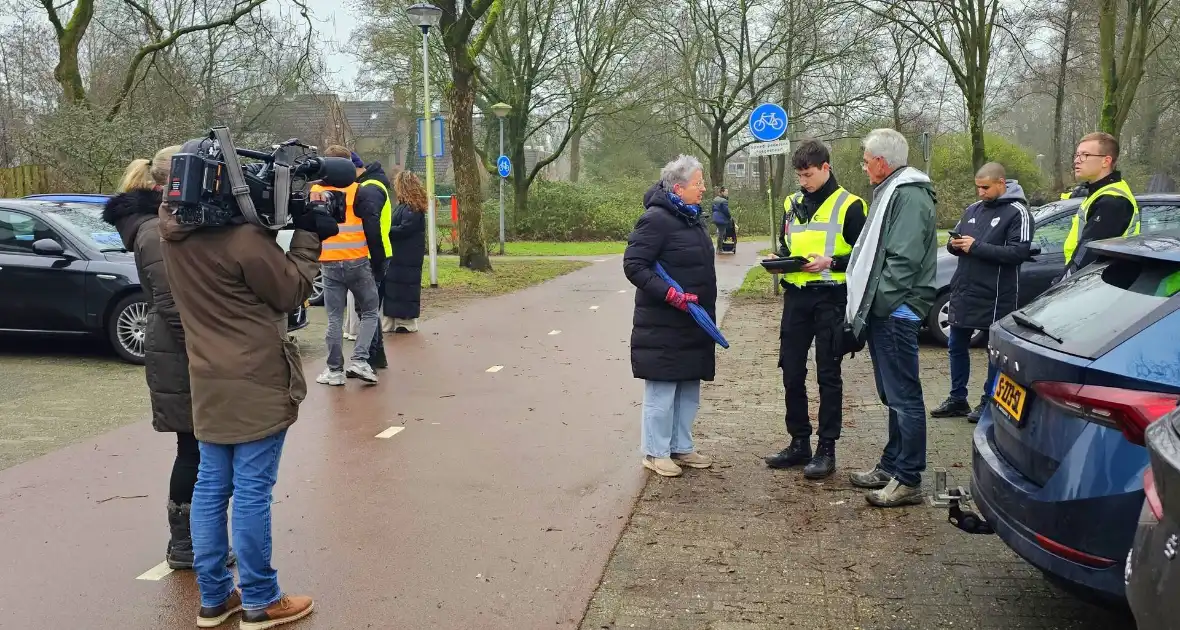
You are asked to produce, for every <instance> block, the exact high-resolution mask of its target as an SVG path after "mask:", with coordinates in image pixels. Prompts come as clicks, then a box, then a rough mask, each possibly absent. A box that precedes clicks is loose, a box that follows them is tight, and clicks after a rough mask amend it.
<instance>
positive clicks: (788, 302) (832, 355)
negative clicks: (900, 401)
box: [766, 150, 865, 479]
mask: <svg viewBox="0 0 1180 630" xmlns="http://www.w3.org/2000/svg"><path fill="white" fill-rule="evenodd" d="M826 154H827V152H826V150H825V151H823V152H822V153H818V154H817V155H821V156H822V157H815V156H810V157H809V158H808V159H810V161H811V162H816V161H818V162H820V164H821V165H825V166H826V165H827V157H826ZM796 158H797V159H796V160H795V161H796V162H798V161H799V159H798V155H797V156H796ZM808 164H810V162H808ZM815 166H817V165H810V166H809V168H810V169H813V170H812V172H813V175H811V176H812V177H823V174H824V173H827V180H826V182H824V183H823V184H822V185H820V186H818V187H817V188H816V190H815V191H814V192H808V191H806V190H803V191H801V192H799V193H797V194H795V195H793V196H792V197H791V198H789V199H788V200H787V201H786V203H785V212H784V215H783V222H782V223H783V228H782V231H781V235H780V240H779V244H780V246H781V247H780V250H779V254H780V255H790V256H803V257H808V258H817V259H819V258H822V259H824V260H825V261H826V260H830V261H831V264H830V266H828V267H827V268H824V269H822V270H817V271H795V272H792V273H787V274H784V275H783V276H782V285H783V287H784V288H785V289H786V296H785V298H784V301H783V315H782V324H781V328H780V331H779V367H780V368H782V371H783V386H784V388H785V390H786V418H785V419H786V426H787V433H788V434H789V435H790V436H791V444H790V446H788V447H787V448H785V449H783V450H782V451H781V452H779V453H777V454H775V455H771V456H770V457H767V458H766V464H767V465H768V466H770V467H771V468H790V467H793V466H798V465H806V467H805V468H804V471H803V474H804V476H805V477H807V478H809V479H823V478H825V477H827V476H829V475H831V474H832V473H833V472H834V471H835V466H836V460H835V442H836V440H837V439H839V437H840V429H841V425H842V423H843V421H842V415H841V405H842V404H843V399H844V391H843V381H842V378H841V374H840V361H841V354H842V339H843V326H844V309H845V305H846V304H847V301H848V297H847V288H846V286H845V272H846V270H847V268H848V259H849V256H850V255H851V254H852V246H853V245H854V244H855V243H856V239H857V238H858V237H859V236H860V231H861V229H862V228H863V227H864V224H865V203H864V201H863V200H861V199H860V198H859V197H857V196H856V195H854V194H852V193H850V192H849V191H847V190H845V189H844V188H841V187H840V185H839V184H838V183H836V177H835V175H833V174H831V173H830V171H826V170H814V169H815ZM795 168H796V171H797V172H798V171H800V167H799V165H798V163H796V164H795ZM829 168H830V167H829ZM814 173H819V175H814ZM801 179H802V176H801ZM813 340H814V342H815V367H816V370H815V373H816V381H817V383H818V385H819V418H818V419H819V422H818V431H816V433H818V435H819V444H818V447H817V449H816V451H815V457H812V451H811V434H812V427H811V418H810V416H809V414H808V399H807V357H808V353H809V351H810V349H811V345H812V341H813Z"/></svg>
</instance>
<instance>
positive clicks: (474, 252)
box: [447, 43, 492, 271]
mask: <svg viewBox="0 0 1180 630" xmlns="http://www.w3.org/2000/svg"><path fill="white" fill-rule="evenodd" d="M451 54H452V57H451V58H452V59H453V60H455V61H453V62H452V64H451V80H452V84H451V87H450V90H449V92H448V94H447V97H448V99H447V100H448V102H449V103H450V106H451V148H452V152H451V159H452V163H453V164H454V170H455V194H456V195H458V197H459V266H460V267H466V268H468V269H471V270H473V271H491V270H492V261H491V260H490V259H489V258H488V251H487V247H486V246H485V245H484V241H483V204H482V201H483V194H482V191H481V189H480V180H481V177H480V173H479V171H480V168H482V167H481V165H480V163H479V156H477V155H476V153H475V138H474V130H473V125H472V121H471V118H472V116H471V114H472V110H473V108H474V107H475V76H474V73H473V72H472V71H471V68H472V67H473V65H474V64H473V63H471V59H470V58H469V57H468V58H467V59H466V61H467V62H468V63H463V62H462V60H458V59H456V57H455V55H456V51H451ZM458 54H460V55H463V56H466V55H467V50H466V43H464V45H463V50H462V51H460V52H458Z"/></svg>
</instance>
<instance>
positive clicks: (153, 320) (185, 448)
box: [102, 146, 233, 569]
mask: <svg viewBox="0 0 1180 630" xmlns="http://www.w3.org/2000/svg"><path fill="white" fill-rule="evenodd" d="M179 149H180V147H179V146H174V147H168V148H166V149H161V150H160V151H159V152H158V153H156V155H155V157H154V158H152V160H151V161H148V160H145V159H139V160H134V161H132V162H131V164H130V165H129V166H128V167H127V170H126V172H124V174H123V180H122V181H121V182H120V184H119V191H120V192H119V194H118V195H115V196H114V197H112V198H111V199H109V200H108V201H107V203H106V207H104V208H103V212H102V218H103V220H104V221H106V222H107V223H110V224H111V225H113V226H115V229H116V230H118V231H119V236H120V237H121V238H122V239H123V247H124V248H126V249H127V251H129V252H132V253H134V254H135V268H136V270H138V271H139V282H140V284H141V285H142V286H143V290H144V293H146V294H147V298H148V313H147V326H146V336H145V338H144V372H145V374H146V376H147V385H148V390H149V391H150V393H151V402H152V427H153V428H154V429H155V430H157V431H161V432H164V433H175V434H176V459H175V461H174V462H173V464H172V478H171V481H170V483H169V488H168V527H169V529H170V530H171V534H172V535H171V538H170V539H169V541H168V549H167V552H166V555H165V559H166V560H167V562H168V566H169V567H171V568H172V569H192V568H193V541H192V537H191V535H190V533H189V507H190V504H191V503H192V499H193V487H194V486H195V485H196V483H197V467H198V466H199V465H200V463H201V451H200V449H199V447H198V445H197V438H196V437H195V436H194V435H193V409H192V399H191V397H190V395H189V377H188V353H187V352H186V350H185V347H184V327H183V326H182V325H181V322H180V312H179V311H177V309H176V302H175V301H174V300H173V299H172V289H171V287H170V286H169V285H168V272H167V270H166V269H165V268H164V259H163V257H162V256H161V253H160V231H159V227H158V226H159V222H160V218H159V211H160V199H161V192H160V191H161V189H162V187H163V185H164V184H165V183H166V182H167V181H168V171H169V169H170V167H171V162H172V155H173V154H174V153H176V152H177V151H178V150H179ZM230 558H231V561H232V559H233V554H232V553H231V554H230Z"/></svg>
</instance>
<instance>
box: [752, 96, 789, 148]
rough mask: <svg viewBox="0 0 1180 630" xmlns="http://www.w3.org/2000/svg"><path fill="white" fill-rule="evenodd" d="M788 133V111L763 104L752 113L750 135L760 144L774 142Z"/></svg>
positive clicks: (773, 105)
mask: <svg viewBox="0 0 1180 630" xmlns="http://www.w3.org/2000/svg"><path fill="white" fill-rule="evenodd" d="M786 133H787V110H785V109H783V108H782V107H780V106H779V105H776V104H774V103H763V104H761V105H759V106H758V107H755V108H754V111H752V112H750V134H751V135H753V136H754V139H755V140H758V141H760V142H773V141H775V140H778V139H779V138H781V137H783V136H784V135H786Z"/></svg>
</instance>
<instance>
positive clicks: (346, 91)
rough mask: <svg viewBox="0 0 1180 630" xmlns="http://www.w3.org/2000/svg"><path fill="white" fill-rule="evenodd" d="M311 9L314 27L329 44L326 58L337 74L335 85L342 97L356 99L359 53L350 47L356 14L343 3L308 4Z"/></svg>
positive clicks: (322, 0)
mask: <svg viewBox="0 0 1180 630" xmlns="http://www.w3.org/2000/svg"><path fill="white" fill-rule="evenodd" d="M349 4H351V3H349ZM307 6H308V8H309V9H310V10H311V18H312V24H314V25H315V28H316V30H317V31H319V33H320V34H321V36H322V37H323V38H324V39H325V40H327V41H324V45H325V50H326V52H325V55H324V57H325V61H326V62H327V64H328V69H329V70H331V72H332V74H333V79H334V80H333V81H332V83H333V85H334V86H335V87H336V88H337V90H338V93H339V94H340V96H342V97H345V96H355V94H354V93H353V91H352V85H353V84H354V83H355V80H356V58H355V57H354V56H353V55H352V54H351V53H352V52H354V51H355V49H354V48H353V47H351V46H349V43H348V39H349V35H350V34H351V33H352V31H353V29H354V28H356V21H357V18H356V14H355V12H354V10H353V9H352V7H348V6H341V2H340V0H307Z"/></svg>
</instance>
